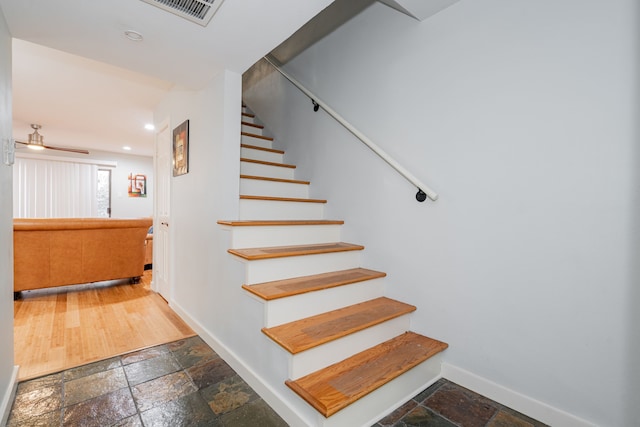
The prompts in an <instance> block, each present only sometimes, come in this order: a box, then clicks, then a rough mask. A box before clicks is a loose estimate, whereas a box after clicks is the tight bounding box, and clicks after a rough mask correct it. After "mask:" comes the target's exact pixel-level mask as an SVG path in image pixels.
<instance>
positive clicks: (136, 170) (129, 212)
mask: <svg viewBox="0 0 640 427" xmlns="http://www.w3.org/2000/svg"><path fill="white" fill-rule="evenodd" d="M95 156H96V158H102V159H104V160H113V161H115V162H117V164H118V166H117V167H116V168H114V169H113V171H112V172H111V217H112V218H139V217H145V216H152V215H153V191H154V190H153V186H154V183H155V179H154V175H153V157H146V156H132V155H127V154H115V153H97V152H96V153H95ZM97 156H100V157H97ZM130 173H133V174H144V175H146V176H147V197H129V196H128V194H127V186H128V184H129V178H128V177H129V174H130Z"/></svg>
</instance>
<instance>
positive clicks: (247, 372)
mask: <svg viewBox="0 0 640 427" xmlns="http://www.w3.org/2000/svg"><path fill="white" fill-rule="evenodd" d="M169 307H171V309H173V311H175V312H176V313H177V314H178V316H180V317H181V318H182V320H184V321H185V322H186V323H187V324H188V325H189V326H190V327H191V329H193V330H194V331H195V332H196V333H197V334H198V335H199V336H200V338H202V339H203V340H204V342H206V343H207V344H208V345H209V346H210V347H211V348H212V349H213V350H214V351H215V352H216V353H218V355H219V356H220V357H221V358H222V359H224V361H225V362H227V363H228V364H229V366H231V368H233V370H234V371H236V373H237V374H238V375H240V376H241V377H242V379H243V380H244V381H246V382H247V384H249V386H250V387H251V388H253V390H254V391H255V392H256V393H258V395H260V397H261V398H262V399H263V400H264V401H265V402H266V403H267V404H268V405H269V406H271V407H272V408H273V409H274V410H275V411H276V412H277V413H278V415H280V416H281V417H282V418H283V419H284V420H285V421H286V422H287V423H288V424H289V425H290V426H291V427H305V426H309V425H310V424H309V423H308V422H307V421H305V420H304V419H303V418H302V417H301V416H300V415H299V414H298V413H296V412H295V411H294V410H293V409H292V408H290V407H289V406H287V405H286V403H285V399H284V398H283V396H282V395H281V394H280V393H279V392H278V391H277V390H275V389H273V388H272V387H270V386H269V385H268V384H267V382H266V381H265V380H263V379H262V378H261V377H260V376H259V375H258V374H257V373H256V372H255V371H254V370H253V369H251V368H250V367H248V366H247V365H246V364H244V363H243V362H242V359H240V358H239V357H238V356H237V355H236V354H235V353H234V352H233V351H232V350H230V349H229V348H228V347H227V346H225V345H224V344H223V343H221V342H220V341H219V340H218V339H217V338H216V337H215V336H214V335H213V334H211V333H210V332H209V331H208V330H207V328H205V327H204V326H203V325H201V324H200V323H199V322H198V321H197V320H195V319H194V318H192V317H191V316H190V315H189V314H188V313H187V312H186V311H185V310H183V309H182V307H180V305H179V304H176V303H175V301H170V302H169Z"/></svg>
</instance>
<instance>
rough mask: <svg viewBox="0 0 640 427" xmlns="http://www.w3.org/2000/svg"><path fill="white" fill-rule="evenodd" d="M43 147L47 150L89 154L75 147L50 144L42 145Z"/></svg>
mask: <svg viewBox="0 0 640 427" xmlns="http://www.w3.org/2000/svg"><path fill="white" fill-rule="evenodd" d="M43 147H44V148H48V149H49V150H58V151H68V152H69V153H78V154H89V151H87V150H80V149H77V148H63V147H53V146H51V145H43Z"/></svg>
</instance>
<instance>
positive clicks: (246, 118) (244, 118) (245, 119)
mask: <svg viewBox="0 0 640 427" xmlns="http://www.w3.org/2000/svg"><path fill="white" fill-rule="evenodd" d="M249 114H252V113H249ZM241 121H242V122H247V123H254V124H257V121H256V118H255V117H249V116H244V115H243V116H241Z"/></svg>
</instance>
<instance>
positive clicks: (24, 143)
mask: <svg viewBox="0 0 640 427" xmlns="http://www.w3.org/2000/svg"><path fill="white" fill-rule="evenodd" d="M15 141H16V143H17V144H22V145H27V146H29V145H34V144H29V143H28V142H23V141H18V140H17V139H16V140H15ZM42 147H44V148H47V149H49V150H58V151H67V152H69V153H78V154H89V151H87V150H81V149H78V148H63V147H54V146H52V145H43V146H42Z"/></svg>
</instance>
